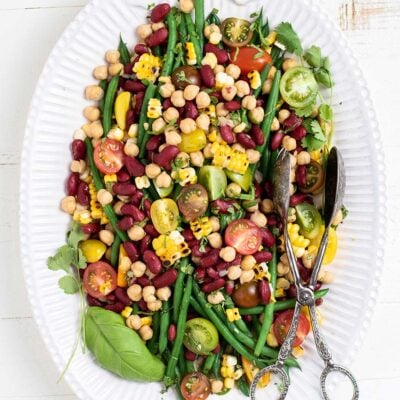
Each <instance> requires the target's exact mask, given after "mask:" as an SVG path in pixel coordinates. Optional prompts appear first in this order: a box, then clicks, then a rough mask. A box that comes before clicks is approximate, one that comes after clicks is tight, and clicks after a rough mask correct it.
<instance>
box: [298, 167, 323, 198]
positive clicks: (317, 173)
mask: <svg viewBox="0 0 400 400" xmlns="http://www.w3.org/2000/svg"><path fill="white" fill-rule="evenodd" d="M306 170H307V175H306V185H305V186H299V189H300V191H302V192H303V193H313V192H316V191H317V190H318V189H320V188H321V186H322V184H323V183H324V171H323V170H322V167H321V164H320V163H318V162H316V161H314V160H311V162H310V164H308V165H307V166H306Z"/></svg>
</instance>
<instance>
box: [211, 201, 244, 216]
mask: <svg viewBox="0 0 400 400" xmlns="http://www.w3.org/2000/svg"><path fill="white" fill-rule="evenodd" d="M235 204H238V202H237V201H235V200H222V199H218V200H214V201H213V202H212V203H211V211H212V213H213V214H228V213H229V210H232V208H234V207H235Z"/></svg>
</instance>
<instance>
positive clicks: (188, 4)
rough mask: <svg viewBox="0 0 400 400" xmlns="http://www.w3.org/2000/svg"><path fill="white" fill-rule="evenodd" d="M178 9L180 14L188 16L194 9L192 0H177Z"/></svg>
mask: <svg viewBox="0 0 400 400" xmlns="http://www.w3.org/2000/svg"><path fill="white" fill-rule="evenodd" d="M179 7H180V9H181V11H182V12H184V13H185V14H189V13H191V12H192V11H193V9H194V3H193V0H179Z"/></svg>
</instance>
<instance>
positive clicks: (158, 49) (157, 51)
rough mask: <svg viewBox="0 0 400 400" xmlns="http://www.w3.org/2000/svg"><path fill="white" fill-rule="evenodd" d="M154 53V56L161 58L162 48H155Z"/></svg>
mask: <svg viewBox="0 0 400 400" xmlns="http://www.w3.org/2000/svg"><path fill="white" fill-rule="evenodd" d="M151 51H152V53H153V55H155V56H157V57H160V56H161V47H160V46H155V47H153V48H152V50H151Z"/></svg>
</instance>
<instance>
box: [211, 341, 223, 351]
mask: <svg viewBox="0 0 400 400" xmlns="http://www.w3.org/2000/svg"><path fill="white" fill-rule="evenodd" d="M220 352H221V345H220V344H219V342H218V344H217V347H216V348H215V349H214V350H213V353H214V354H219V353H220Z"/></svg>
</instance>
